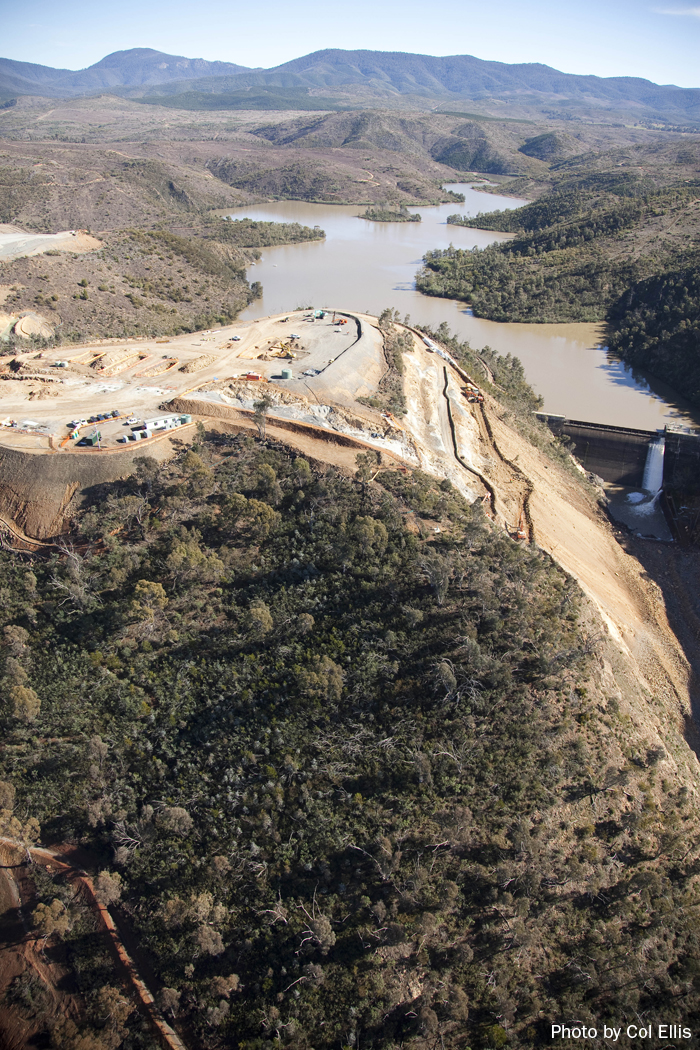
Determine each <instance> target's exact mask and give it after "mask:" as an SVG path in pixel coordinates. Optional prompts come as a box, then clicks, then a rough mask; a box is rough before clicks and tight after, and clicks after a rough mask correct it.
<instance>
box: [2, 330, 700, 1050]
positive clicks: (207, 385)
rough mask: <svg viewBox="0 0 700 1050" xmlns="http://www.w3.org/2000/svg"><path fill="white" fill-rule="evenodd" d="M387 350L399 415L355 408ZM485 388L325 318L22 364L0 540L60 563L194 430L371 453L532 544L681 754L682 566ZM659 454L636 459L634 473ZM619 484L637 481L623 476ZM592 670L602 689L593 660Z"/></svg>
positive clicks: (55, 857) (441, 361)
mask: <svg viewBox="0 0 700 1050" xmlns="http://www.w3.org/2000/svg"><path fill="white" fill-rule="evenodd" d="M389 335H400V336H401V337H402V345H403V347H404V352H403V355H402V356H403V371H402V373H401V376H400V380H401V385H402V390H403V396H404V398H405V412H404V413H403V414H401V415H399V413H398V412H396V413H395V414H393V413H392V412H390V411H388V410H387V409H382V408H380V407H368V402H370V401H372V400H373V399H376V395H377V394H378V392H380V391H381V389H382V383H383V381H384V380H385V379H386V377H387V375H388V374H389V373H390V372H391V369H392V362H391V359H390V354H389V353H388V349H387V340H388V337H389ZM6 360H7V359H6ZM486 373H487V368H486V366H484V376H477V375H470V374H469V373H467V372H466V371H465V370H464V368H463V367H462V366H461V365H460V364H459V362H457V361H456V360H455V359H454V357H453V356H452V355H451V354H450V352H449V350H448V349H447V348H446V347H445V346H444V345H441V344H440V343H439V342H438V341H436V340H435V339H434V338H429V337H427V336H425V335H424V334H423V333H421V332H419V331H418V330H415V329H413V328H411V327H409V326H407V325H405V324H401V323H399V322H393V323H390V325H389V327H387V325H386V324H384V325H383V327H380V324H379V321H378V319H377V318H376V317H372V316H369V315H365V314H358V313H347V312H342V313H341V312H338V311H335V312H334V311H333V310H329V311H326V310H313V311H312V310H305V311H296V312H293V313H290V314H284V315H277V316H275V317H268V318H264V319H262V320H259V321H254V322H249V323H242V324H238V325H232V326H230V327H227V328H226V329H222V330H219V331H212V332H201V333H196V334H194V335H183V336H180V337H177V338H173V339H171V340H169V341H168V342H167V346H165V345H163V342H162V341H156V340H143V341H139V342H136V341H134V342H127V343H114V344H109V345H105V344H102V345H94V346H86V347H80V348H76V350H74V351H73V352H68V351H66V350H65V348H57V349H55V350H50V351H43V352H41V353H40V354H36V353H33V354H31V353H30V354H24V355H18V356H17V357H16V358H14V359H13V360H12V361H8V363H7V365H6V367H5V369H4V371H2V372H0V380H1V381H0V396H2V398H3V400H4V405H3V413H6V417H5V419H4V422H3V425H2V428H1V429H0V478H1V479H2V482H1V484H0V536H1V539H2V543H3V545H4V546H5V547H6V548H8V549H11V550H15V551H19V552H27V553H28V552H33V553H36V554H39V555H42V554H44V553H51V552H52V551H53V550H55V549H56V548H59V549H65V544H66V542H67V541H69V540H70V534H71V522H72V518H73V515H74V513H75V511H76V510H77V508H78V507H79V506H80V505H81V502H82V500H83V498H84V494H86V493H88V492H89V491H91V490H92V491H94V488H95V486H99V485H101V484H104V483H106V482H110V481H115V480H117V479H118V478H124V477H127V476H129V475H130V474H132V473H133V472H134V470H135V468H136V466H137V460H138V458H139V457H141V456H144V455H147V456H149V457H151V458H152V459H153V460H155V461H156V463H159V462H164V461H166V460H168V459H170V458H172V457H175V456H178V455H181V454H183V453H184V452H185V451H186V450H187V448H188V446H189V444H191V443H192V441H193V440H194V439H195V438H196V437H197V433H198V429H197V428H198V425H203V426H204V427H205V428H206V430H207V431H208V432H217V431H218V432H221V433H225V434H232V433H234V434H248V435H250V436H253V437H259V436H265V437H266V438H267V439H269V440H272V441H277V442H281V443H284V444H285V445H287V446H290V447H291V448H292V449H293V450H295V451H296V452H297V453H298V454H299V455H300V456H302V457H304V458H306V459H307V460H309V461H311V462H313V463H315V464H330V465H333V466H335V467H337V468H339V469H340V470H341V471H344V472H346V473H347V474H350V475H354V474H355V472H356V470H357V468H358V463H357V455H358V453H367V452H368V451H369V452H373V453H374V454H376V462H377V464H378V465H379V464H381V467H382V469H384V470H395V471H400V472H404V473H408V472H410V471H412V470H417V471H422V472H424V473H425V474H428V475H431V476H433V477H437V478H439V479H442V481H443V482H444V483H446V484H447V483H449V485H447V487H448V488H449V487H450V486H453V487H454V488H455V489H457V490H458V491H459V492H460V493H461V494H462V495H463V496H464V497H465V498H466V499H467V500H468V501H469V502H470V503H472V504H474V503H477V502H478V503H480V504H481V505H482V507H483V510H484V513H485V514H486V516H487V517H488V518H489V519H490V522H491V527H493V528H494V529H496V530H499V532H500V533H502V534H503V535H506V536H509V537H510V539H511V541H512V542H513V543H515V544H530V545H532V546H533V547H537V548H539V550H540V551H542V552H544V553H545V554H546V555H548V556H549V557H551V558H552V559H553V560H554V561H555V562H557V563H558V564H559V565H560V566H561V567H562V568H563V569H564V570H565V571H566V572H567V573H568V574H569V575H570V576H572V577H574V578H575V579H576V580H577V581H578V583H579V585H580V587H581V588H582V590H583V592H584V593H585V595H586V596H587V598H588V599H589V600H590V602H591V604H592V607H593V608H594V609H595V610H597V613H598V614H599V618H600V619H599V620H597V618H596V620H597V622H598V623H599V624H600V627H601V629H602V630H603V631H605V632H606V633H607V639H606V645H607V647H608V648H607V650H606V651H607V652H608V654H609V655H610V659H611V660H612V661H613V662H617V664H618V665H619V666H617V667H616V668H615V674H617V675H618V677H620V680H623V679H624V683H625V689H626V690H628V691H629V692H630V695H631V694H636V693H637V692H639V693H640V695H642V694H643V695H645V696H646V695H652V694H653V695H662V696H665V697H666V698H667V700H668V704H667V706H666V707H665V708H663V709H659V711H656V709H652V707H651V706H650V705H649V706H647V707H646V708H645V709H644V710H645V712H646V713H645V715H644V717H645V718H646V719H647V721H646V722H645V728H646V729H647V730H648V731H649V733H650V734H652V735H654V734H657V733H660V732H661V726H662V723H663V724H664V725H666V723H667V721H668V719H669V718H670V719H671V721H672V722H673V724H674V725H677V733H678V740H679V741H680V740H681V733H683V732H685V733H686V736H687V738H688V739H689V740H690V739H691V738H692V739H694V737H693V733H694V730H693V728H692V727H693V720H692V715H693V712H695V713H697V711H698V708H699V705H700V697H698V696H697V695H696V691H695V679H694V676H693V673H692V670H691V668H692V664H693V663H694V662H695V661H697V660H698V659H699V658H700V652H698V642H697V639H698V637H699V636H700V632H699V631H698V628H699V627H700V621H698V618H697V616H696V614H695V613H694V611H693V610H692V608H691V607H690V603H689V601H688V598H687V593H688V587H689V581H695V582H697V576H698V572H697V565H696V560H695V559H694V558H693V557H692V555H691V553H689V552H688V551H684V550H681V549H679V548H678V547H676V546H674V545H670V544H663V545H662V544H658V543H653V542H652V541H644V540H641V539H639V537H637V536H635V534H633V533H632V532H630V530H625V529H624V528H623V527H622V526H620V525H618V524H616V523H615V522H614V521H613V520H611V517H610V516H609V514H608V511H607V509H606V501H605V496H604V491H603V488H602V485H601V484H600V483H599V482H598V481H597V480H596V477H595V475H593V474H587V472H586V471H585V470H584V468H583V466H582V465H581V463H580V461H579V460H577V459H575V458H574V457H573V456H570V455H567V454H565V453H563V452H562V451H561V449H560V450H559V453H558V455H556V456H555V455H552V451H551V448H550V447H549V446H548V445H547V443H546V440H544V439H542V440H538V442H534V443H533V441H531V440H530V439H529V438H528V437H526V436H524V434H523V431H522V428H521V427H519V426H518V423H517V421H516V420H515V419H514V418H513V416H512V414H511V413H510V412H509V410H508V409H507V407H504V403H505V401H506V399H505V398H499V388H498V385H497V383H496V382H495V381H494V377H493V375H492V374H491V375H490V377H489V376H488V375H487V374H486ZM501 393H502V392H501ZM28 400H30V401H31V402H32V404H31V406H28V405H27V404H26V402H27V401H28ZM29 414H31V419H29V418H27V416H28V415H29ZM200 429H201V427H200ZM544 433H545V424H544V423H543V424H542V434H544ZM648 444H649V442H648V441H647V445H648ZM625 455H626V453H625ZM655 455H656V454H655V453H653V452H652V453H650V452H649V451H648V450H647V449H646V446H645V452H644V457H642V456H641V453H638V454H637V460H638V461H639V463H638V464H637V465H638V467H639V465H640V464H641V462H642V458H644V461H645V462H648V461H651V460H654V461H655ZM596 462H598V460H596ZM601 462H602V461H601ZM635 462H637V461H635ZM656 473H657V474H658V470H657V472H656ZM624 480H626V481H630V480H631V481H632V483H634V484H639V483H640V481H641V482H642V483H644V482H645V478H644V477H642V476H641V475H640V476H637V474H635V475H634V476H633V477H632V478H631V479H630V478H627V476H626V475H625V477H624ZM406 520H407V524H409V525H410V527H411V528H412V529H414V530H416V531H420V532H422V534H423V535H426V536H429V535H431V534H433V533H434V534H438V533H440V532H443V531H447V532H449V530H450V528H451V527H452V526H451V522H450V520H449V519H445V520H442V521H437V523H436V521H435V520H433V519H431V520H423V519H422V518H421V517H420V516H419V515H415V514H409V512H408V511H407V513H406ZM660 552H661V553H660ZM601 621H602V622H601ZM603 625H604V626H603ZM604 672H605V674H607V675H609V677H610V680H611V681H612V671H611V670H610V666H609V665H608V664H607V663H606V664H605V665H604ZM683 727H685V728H683ZM691 743H692V740H691ZM674 746H675V745H674ZM684 754H685V752H683V750H682V747H681V745H680V743H679V744H678V746H677V748H676V749H675V750H674V752H673V756H672V757H673V760H674V761H677V762H678V763H682V762H684V761H685V758H683V755H684ZM0 846H1V847H2V849H3V850H4V857H5V861H4V862H5V863H6V864H7V865H8V871H10V870H11V869H16V870H17V871H20V870H21V865H22V863H24V862H23V860H22V857H21V856H20V855H19V851H18V847H17V844H16V843H15V842H14V841H13V840H10V839H5V840H2V842H0ZM27 855H28V856H29V857H30V859H31V861H32V862H33V863H34V864H35V865H41V866H50V867H52V868H53V869H54V870H60V871H62V872H64V873H65V874H66V877H67V878H68V879H69V880H71V884H74V885H75V886H76V888H78V889H80V892H81V893H82V894H83V896H84V897H85V899H86V900H87V902H88V904H89V906H90V907H91V908H92V910H93V912H94V913H95V915H96V917H97V921H98V923H99V926H100V929H101V930H102V931H103V933H104V936H105V938H106V939H107V940H109V942H110V943H111V945H112V949H113V951H114V952H115V953H116V955H117V957H118V959H119V963H120V966H121V968H122V970H123V972H124V974H125V975H126V979H127V981H128V984H129V985H130V987H131V988H132V990H133V991H134V994H135V995H136V997H137V998H138V1000H139V1003H140V1006H141V1009H142V1011H143V1012H144V1015H145V1016H146V1017H147V1018H148V1020H149V1023H150V1025H151V1028H152V1030H153V1032H154V1035H155V1036H156V1037H157V1039H158V1041H159V1043H160V1044H161V1045H163V1046H167V1047H168V1048H169V1050H182V1046H183V1043H182V1041H181V1040H180V1037H179V1036H178V1034H177V1033H176V1032H175V1030H174V1028H173V1027H172V1026H171V1025H170V1024H169V1023H168V1021H167V1020H166V1019H165V1018H164V1016H163V1014H162V1013H161V1012H160V1011H159V1009H158V1007H157V1006H156V1005H155V1000H154V996H153V994H152V989H151V988H149V985H148V984H147V982H146V979H145V977H144V975H143V973H141V972H140V970H139V964H138V962H137V961H135V960H134V958H132V956H131V955H130V954H129V950H128V949H127V947H126V946H125V942H124V941H123V940H122V937H123V935H124V934H123V930H122V928H121V926H120V924H119V923H115V922H114V921H113V919H112V918H111V916H110V913H109V911H108V909H107V908H105V907H103V906H102V905H100V902H99V900H98V899H97V898H95V894H94V891H93V886H92V883H91V882H90V880H89V878H88V877H87V876H86V875H85V872H84V871H82V869H81V867H80V865H79V863H78V860H77V859H75V858H73V856H72V854H71V853H70V851H67V852H66V854H65V855H64V854H60V855H59V854H58V853H56V852H55V851H54V852H51V851H49V850H46V849H43V848H32V849H31V850H29V851H27ZM16 879H19V876H14V875H12V876H11V875H9V874H8V875H7V878H6V880H5V882H6V891H7V894H9V896H8V901H9V902H10V904H13V902H14V904H13V906H17V901H19V900H20V897H21V894H22V892H24V890H22V887H21V885H20V883H19V881H17V882H16ZM10 904H8V905H7V906H8V907H9V906H10ZM127 932H128V931H127ZM127 940H128V938H127ZM27 951H28V952H29V949H28V950H27ZM32 952H34V950H33V949H32ZM35 954H36V952H34V954H31V958H30V957H29V954H28V955H27V960H28V961H27V960H24V959H19V957H18V961H17V966H18V967H20V966H24V965H25V964H26V965H31V966H33V967H35V968H37V967H39V966H40V965H41V960H39V961H37V960H35V959H34V955H35ZM52 980H53V977H52V976H51V974H48V973H47V976H46V981H47V982H48V983H51V981H52Z"/></svg>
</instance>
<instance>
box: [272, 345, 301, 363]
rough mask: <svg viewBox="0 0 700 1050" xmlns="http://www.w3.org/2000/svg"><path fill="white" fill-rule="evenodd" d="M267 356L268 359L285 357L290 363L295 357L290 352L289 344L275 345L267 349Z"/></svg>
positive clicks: (292, 352)
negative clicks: (268, 356)
mask: <svg viewBox="0 0 700 1050" xmlns="http://www.w3.org/2000/svg"><path fill="white" fill-rule="evenodd" d="M268 354H269V355H270V357H286V358H287V359H288V360H290V361H293V360H294V359H295V358H296V356H297V355H296V354H295V353H294V351H293V350H292V344H291V343H277V344H275V345H274V346H271V347H270V348H269V350H268Z"/></svg>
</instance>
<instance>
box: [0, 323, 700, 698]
mask: <svg viewBox="0 0 700 1050" xmlns="http://www.w3.org/2000/svg"><path fill="white" fill-rule="evenodd" d="M394 328H395V329H396V330H397V331H399V332H403V333H404V334H408V335H410V338H411V341H412V348H413V349H412V352H409V353H405V354H404V355H403V361H404V372H403V376H402V385H403V391H404V395H405V399H406V413H405V415H404V416H403V417H402V418H400V419H399V418H396V417H395V416H394V415H392V414H391V413H390V412H388V411H382V410H380V409H377V408H371V407H368V406H367V403H366V402H367V399H368V398H371V397H372V395H374V394H375V393H376V391H377V389H378V388H379V386H380V383H381V381H382V379H383V377H384V376H385V375H386V373H387V371H388V368H389V365H388V363H387V359H386V356H385V347H384V334H383V333H382V331H381V330H380V327H379V323H378V320H377V318H376V317H371V316H369V315H365V314H359V313H349V312H341V311H338V310H335V311H334V310H332V309H330V310H298V311H294V312H292V313H289V314H280V315H276V316H273V317H267V318H263V319H260V320H257V321H250V322H245V323H240V324H235V325H231V326H229V327H227V328H224V329H221V330H218V331H210V332H198V333H194V334H187V335H182V336H178V337H176V338H173V339H170V340H167V341H166V342H167V346H166V345H164V341H163V340H155V339H153V340H142V341H127V342H126V343H110V344H99V345H92V346H83V347H80V348H79V349H76V350H75V351H73V352H67V351H66V350H65V348H56V349H53V350H46V351H43V352H41V353H39V354H36V353H33V354H32V353H30V354H24V355H18V356H17V357H16V358H15V359H14V360H13V361H10V362H8V364H7V365H6V366H5V369H4V371H2V372H0V380H1V381H0V397H1V398H2V400H3V408H2V411H3V415H4V420H3V425H2V427H0V472H1V474H2V478H3V481H2V487H1V488H0V520H2V522H3V523H4V528H5V530H6V531H7V534H8V542H9V543H11V544H12V545H19V546H20V547H25V548H28V549H32V548H33V549H38V547H39V546H41V545H44V544H51V543H52V542H54V541H55V540H56V539H58V538H60V537H61V536H62V535H64V534H65V533H67V532H69V530H70V522H71V514H72V512H73V510H74V508H76V507H77V506H78V505H79V503H80V500H81V493H82V492H83V491H84V490H86V489H87V488H88V487H89V486H91V485H95V484H98V483H101V482H108V481H112V480H115V479H117V478H119V477H125V476H127V475H128V474H130V473H131V472H132V471H133V469H134V457H135V456H139V455H144V454H148V455H149V456H151V457H153V458H154V459H156V460H164V459H168V458H170V457H172V456H173V455H175V454H176V453H177V452H178V450H180V449H182V448H183V447H184V446H185V445H186V444H187V443H188V442H191V441H192V440H193V438H194V436H195V434H196V429H195V427H196V424H197V422H200V423H203V424H204V425H205V426H206V427H207V428H215V429H216V428H220V429H223V430H229V431H231V430H233V431H244V432H245V431H247V432H250V433H251V434H257V433H258V432H259V429H260V422H261V419H260V414H259V411H258V413H257V418H256V406H259V405H260V403H261V402H262V401H264V405H265V408H264V426H265V431H266V433H267V435H268V436H269V437H272V438H276V439H279V440H281V441H284V442H285V443H287V444H288V445H291V446H292V447H294V448H295V449H297V450H299V452H300V453H301V454H303V455H304V456H307V457H310V458H313V459H314V460H316V461H321V462H326V463H330V464H333V465H335V466H338V467H340V468H342V469H345V470H349V471H353V472H354V470H355V469H356V468H355V457H356V455H357V453H358V452H365V451H368V450H373V451H375V452H376V453H379V454H380V455H381V460H382V463H383V464H384V465H385V466H388V467H393V468H394V469H396V470H410V469H416V468H417V469H420V470H423V471H425V472H426V473H429V474H431V475H434V476H437V477H439V478H443V479H447V480H449V482H450V483H451V484H452V485H454V486H455V487H456V488H457V489H458V490H459V491H460V492H461V493H462V494H463V495H464V496H465V497H466V498H467V499H468V500H469V501H470V502H474V501H477V500H478V501H480V502H481V503H482V504H483V506H484V509H485V511H486V513H487V514H488V515H489V517H490V518H491V519H492V521H493V522H494V525H495V526H497V527H498V528H501V529H503V530H505V531H506V532H507V533H508V534H509V535H510V536H511V537H512V538H513V540H514V541H516V542H525V543H535V544H537V545H538V546H539V547H540V548H541V549H542V550H544V551H546V552H547V553H549V554H550V555H551V556H552V557H553V558H555V560H556V561H558V562H559V563H560V564H561V565H562V567H563V568H564V569H566V570H567V571H568V572H569V573H571V574H572V575H573V576H574V577H575V578H576V579H577V580H578V581H579V583H580V584H581V586H582V588H583V590H584V591H585V592H586V594H588V595H589V597H591V598H592V599H593V600H594V601H595V603H596V605H597V606H598V608H599V609H600V611H601V614H602V616H603V618H604V620H605V622H606V623H607V624H608V626H609V629H610V631H611V633H612V634H613V635H614V637H615V638H616V639H617V640H618V641H619V643H620V644H622V645H626V646H627V645H629V646H630V647H631V648H634V645H635V644H636V641H635V639H636V638H637V637H638V636H644V637H645V638H648V635H649V624H650V622H653V621H655V620H656V621H659V618H660V621H659V622H660V624H663V627H662V634H663V635H664V637H665V638H666V642H668V639H669V634H668V625H667V624H666V623H665V614H664V610H663V603H661V602H660V599H659V594H658V591H657V588H655V587H654V586H652V585H650V584H649V583H648V582H647V581H645V579H644V573H643V570H642V568H641V566H640V565H639V563H638V562H636V561H635V559H633V558H630V557H629V556H628V554H627V553H626V550H625V547H624V546H623V545H622V544H621V542H620V539H621V537H624V535H626V532H627V531H628V530H625V529H624V527H622V532H620V530H619V528H618V527H616V526H615V525H613V524H612V523H611V520H610V518H609V516H608V513H607V512H606V510H605V509H604V502H605V500H604V499H603V498H602V497H603V493H602V490H601V489H596V488H595V486H593V485H591V484H588V483H586V481H585V471H584V470H583V467H582V466H581V464H580V463H579V462H578V461H576V460H574V459H573V458H572V457H569V466H568V467H565V466H562V465H561V464H557V463H556V462H555V461H553V459H552V458H551V457H550V456H548V455H547V454H546V453H545V452H544V451H541V450H540V449H539V448H537V447H536V446H535V445H533V444H532V443H531V442H530V441H529V440H527V439H526V438H525V437H523V436H522V435H521V433H520V432H519V431H518V429H517V427H515V426H514V425H513V424H512V422H510V421H509V417H508V413H507V412H506V411H505V410H504V408H503V406H502V405H501V403H500V402H499V401H498V400H497V396H494V394H495V395H497V394H498V389H497V387H494V386H493V384H489V386H490V389H491V390H492V391H493V392H486V390H484V389H483V388H481V387H480V386H479V382H481V383H483V382H484V380H483V379H480V378H479V377H476V376H470V375H468V374H467V373H465V372H464V371H463V370H462V369H461V368H460V367H459V365H458V364H457V362H456V361H455V360H454V359H453V358H452V357H451V355H450V354H449V353H448V352H447V351H446V349H445V348H444V347H441V346H440V345H439V344H438V343H436V342H435V341H434V340H432V339H428V338H426V337H425V336H424V335H423V334H422V333H420V332H418V331H416V330H414V329H411V328H407V327H406V326H404V325H401V324H399V323H396V324H395V325H394ZM358 398H359V399H362V402H361V401H358ZM27 401H31V402H32V404H31V406H30V405H27ZM29 413H31V419H27V418H26V417H27V415H28V414H29ZM100 417H103V418H100ZM149 422H150V425H148V424H149ZM97 434H99V438H97V439H96V435H97ZM577 478H578V479H580V480H577ZM671 637H672V636H671ZM676 648H677V646H676V643H675V639H674V640H673V643H672V644H671V649H672V650H674V651H675V650H676ZM673 659H674V660H675V656H674V658H673ZM684 676H685V672H682V674H681V677H684Z"/></svg>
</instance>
